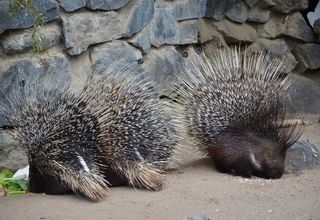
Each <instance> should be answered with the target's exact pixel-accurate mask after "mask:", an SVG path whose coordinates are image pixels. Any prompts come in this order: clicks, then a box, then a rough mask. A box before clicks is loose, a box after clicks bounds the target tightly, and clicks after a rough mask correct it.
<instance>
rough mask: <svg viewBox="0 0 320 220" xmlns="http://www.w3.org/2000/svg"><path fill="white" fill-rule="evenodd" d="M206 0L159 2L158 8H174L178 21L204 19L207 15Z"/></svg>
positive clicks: (157, 2)
mask: <svg viewBox="0 0 320 220" xmlns="http://www.w3.org/2000/svg"><path fill="white" fill-rule="evenodd" d="M206 3H207V1H206V0H181V1H166V0H157V1H156V7H157V8H172V9H173V14H174V17H175V18H176V20H177V21H181V20H187V19H194V18H199V17H203V16H204V15H205V13H206Z"/></svg>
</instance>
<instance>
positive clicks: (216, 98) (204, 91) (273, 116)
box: [179, 47, 301, 178]
mask: <svg viewBox="0 0 320 220" xmlns="http://www.w3.org/2000/svg"><path fill="white" fill-rule="evenodd" d="M282 68H283V63H282V60H281V59H279V58H275V57H271V55H269V54H268V53H266V52H261V53H250V52H248V51H246V50H241V49H240V47H233V48H227V49H226V48H224V49H217V51H215V52H214V54H213V55H212V56H211V57H210V58H208V57H206V56H202V57H200V58H198V59H194V60H193V61H191V62H187V65H186V67H185V71H184V72H182V73H181V74H179V79H180V80H181V82H182V86H179V87H180V92H179V93H180V96H182V99H183V100H184V106H185V112H186V113H185V114H186V120H187V123H188V127H189V133H190V135H191V136H192V137H193V138H194V140H195V143H196V145H198V146H199V147H200V149H202V150H203V151H204V152H206V153H208V154H209V155H210V156H211V157H212V158H213V161H214V163H215V166H216V168H217V169H218V170H219V171H222V172H231V173H234V174H237V175H242V176H246V177H249V176H251V175H256V176H260V177H264V178H278V177H280V176H281V175H282V174H283V170H284V158H285V152H286V149H287V148H288V147H290V146H291V145H292V144H293V143H294V142H295V141H296V140H297V139H298V137H299V136H300V134H301V132H300V129H299V128H298V126H297V125H294V124H293V125H292V126H286V125H285V124H286V123H288V122H290V120H291V119H293V117H294V115H295V114H294V111H292V110H291V109H290V108H289V105H288V103H287V101H286V96H287V88H288V87H289V86H290V85H291V80H290V76H282V75H281V70H282ZM181 88H182V89H181Z"/></svg>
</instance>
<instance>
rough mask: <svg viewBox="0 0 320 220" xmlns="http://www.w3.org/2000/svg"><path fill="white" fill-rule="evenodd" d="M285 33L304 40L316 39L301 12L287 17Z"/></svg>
mask: <svg viewBox="0 0 320 220" xmlns="http://www.w3.org/2000/svg"><path fill="white" fill-rule="evenodd" d="M283 34H284V35H286V36H289V37H292V38H295V39H298V40H301V41H304V42H314V41H315V36H314V34H313V31H312V29H311V28H310V27H309V26H308V25H307V23H306V21H305V20H304V18H303V17H302V15H301V13H300V12H295V13H293V14H291V15H289V17H287V18H286V21H285V29H284V32H283Z"/></svg>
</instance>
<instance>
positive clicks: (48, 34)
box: [0, 23, 61, 54]
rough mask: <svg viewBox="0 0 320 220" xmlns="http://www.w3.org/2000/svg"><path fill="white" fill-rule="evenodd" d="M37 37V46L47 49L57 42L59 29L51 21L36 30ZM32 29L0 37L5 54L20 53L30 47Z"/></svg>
mask: <svg viewBox="0 0 320 220" xmlns="http://www.w3.org/2000/svg"><path fill="white" fill-rule="evenodd" d="M37 35H38V36H39V39H38V40H37V41H36V44H37V46H40V47H41V48H43V49H48V48H50V47H52V46H54V45H56V44H58V43H59V41H60V39H61V30H60V27H59V26H58V25H57V24H56V23H51V24H47V25H44V26H42V27H40V29H39V30H38V31H37ZM32 43H33V42H32V30H24V31H18V32H17V33H13V32H10V33H8V34H6V35H3V36H1V37H0V44H1V45H2V47H3V50H4V52H5V53H7V54H15V53H22V52H25V51H27V50H29V49H30V48H32Z"/></svg>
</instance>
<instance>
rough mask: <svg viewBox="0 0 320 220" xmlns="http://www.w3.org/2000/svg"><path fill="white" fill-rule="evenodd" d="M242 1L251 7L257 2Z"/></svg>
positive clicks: (255, 0)
mask: <svg viewBox="0 0 320 220" xmlns="http://www.w3.org/2000/svg"><path fill="white" fill-rule="evenodd" d="M244 1H245V3H247V5H248V6H249V7H250V8H252V7H253V6H254V5H255V4H256V3H257V1H258V0H244Z"/></svg>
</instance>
